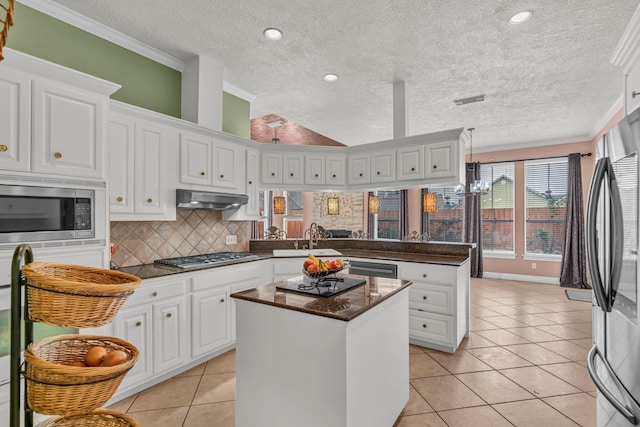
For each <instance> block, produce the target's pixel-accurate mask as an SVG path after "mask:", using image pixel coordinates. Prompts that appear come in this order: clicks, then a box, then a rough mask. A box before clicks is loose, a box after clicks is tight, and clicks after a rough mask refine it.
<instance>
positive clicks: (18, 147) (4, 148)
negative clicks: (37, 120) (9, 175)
mask: <svg viewBox="0 0 640 427" xmlns="http://www.w3.org/2000/svg"><path fill="white" fill-rule="evenodd" d="M30 117H31V105H30V104H29V78H28V77H26V76H25V75H24V74H22V73H17V72H14V71H11V70H8V69H3V68H2V67H0V169H4V170H14V171H24V172H28V171H29V149H30V135H29V124H30Z"/></svg>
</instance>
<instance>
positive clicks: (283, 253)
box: [273, 249, 342, 257]
mask: <svg viewBox="0 0 640 427" xmlns="http://www.w3.org/2000/svg"><path fill="white" fill-rule="evenodd" d="M309 254H312V255H314V256H339V255H342V254H341V253H340V252H338V251H336V250H335V249H274V250H273V256H275V257H306V256H308V255H309Z"/></svg>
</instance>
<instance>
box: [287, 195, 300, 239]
mask: <svg viewBox="0 0 640 427" xmlns="http://www.w3.org/2000/svg"><path fill="white" fill-rule="evenodd" d="M283 196H284V197H285V198H286V200H287V207H286V209H287V210H286V214H285V216H284V219H283V221H284V223H283V228H284V230H285V231H286V232H287V237H289V238H302V237H303V234H304V230H303V229H302V213H303V208H304V206H303V203H302V191H284V192H283Z"/></svg>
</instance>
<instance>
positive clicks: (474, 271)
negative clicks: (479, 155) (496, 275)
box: [464, 162, 483, 277]
mask: <svg viewBox="0 0 640 427" xmlns="http://www.w3.org/2000/svg"><path fill="white" fill-rule="evenodd" d="M466 166H467V167H466V171H467V172H466V177H465V179H466V185H465V192H467V193H468V192H469V191H470V189H471V183H472V182H473V181H475V180H477V179H480V163H478V162H475V163H467V165H466ZM480 203H481V198H480V196H479V195H478V196H467V197H465V200H464V241H465V242H468V243H475V244H476V247H475V248H474V249H471V251H470V255H471V256H470V258H471V259H470V262H471V265H470V267H471V277H482V270H483V267H482V217H481V215H480Z"/></svg>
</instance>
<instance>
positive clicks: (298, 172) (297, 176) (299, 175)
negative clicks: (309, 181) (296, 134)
mask: <svg viewBox="0 0 640 427" xmlns="http://www.w3.org/2000/svg"><path fill="white" fill-rule="evenodd" d="M282 167H283V169H282V183H283V184H293V185H298V184H300V185H301V184H304V155H303V154H296V153H291V154H284V155H283V156H282Z"/></svg>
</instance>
